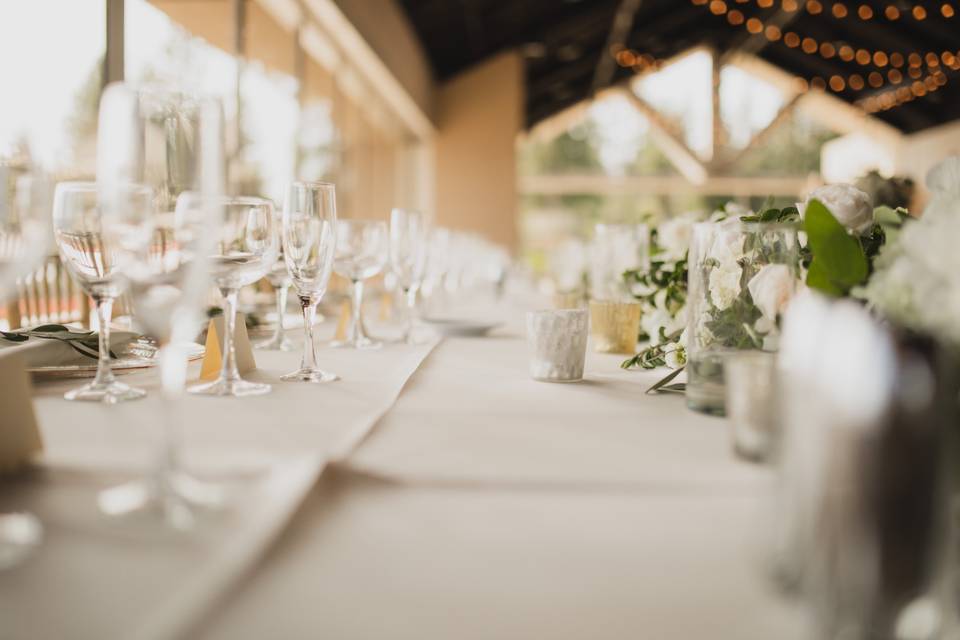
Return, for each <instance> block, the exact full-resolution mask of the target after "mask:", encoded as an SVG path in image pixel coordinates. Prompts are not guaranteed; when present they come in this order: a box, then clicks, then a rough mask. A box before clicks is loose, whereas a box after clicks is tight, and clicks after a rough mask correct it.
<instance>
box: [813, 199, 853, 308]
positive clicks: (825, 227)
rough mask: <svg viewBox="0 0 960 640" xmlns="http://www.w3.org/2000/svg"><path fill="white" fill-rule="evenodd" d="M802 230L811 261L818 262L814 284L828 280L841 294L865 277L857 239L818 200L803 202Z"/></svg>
mask: <svg viewBox="0 0 960 640" xmlns="http://www.w3.org/2000/svg"><path fill="white" fill-rule="evenodd" d="M803 229H804V231H806V233H807V238H808V242H809V244H810V248H811V250H812V251H813V256H814V262H819V263H820V264H819V266H818V267H817V272H816V275H815V276H814V279H813V282H814V283H817V284H823V283H824V282H825V281H827V282H830V283H831V284H832V285H834V286H835V287H836V288H838V289H840V290H841V291H842V292H843V294H845V293H846V292H847V291H849V290H850V289H851V288H852V287H854V286H856V285H858V284H860V283H861V282H863V280H864V279H866V277H867V275H868V272H869V269H868V265H867V256H866V255H865V254H864V252H863V247H862V246H860V242H859V240H857V239H856V238H854V237H853V236H851V235H850V234H849V233H847V230H846V228H845V227H844V226H843V225H842V224H840V223H839V222H838V221H837V219H836V218H835V217H833V214H832V213H830V211H829V210H828V209H827V208H826V207H825V206H824V205H823V204H822V203H821V202H820V201H819V200H811V201H810V203H809V204H808V205H807V212H806V217H805V219H804V221H803ZM812 266H813V265H812V264H811V267H812ZM808 284H809V277H808ZM811 286H814V285H811Z"/></svg>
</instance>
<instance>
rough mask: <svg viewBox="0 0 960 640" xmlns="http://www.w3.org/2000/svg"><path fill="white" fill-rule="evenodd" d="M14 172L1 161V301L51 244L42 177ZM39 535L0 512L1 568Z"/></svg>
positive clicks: (25, 520)
mask: <svg viewBox="0 0 960 640" xmlns="http://www.w3.org/2000/svg"><path fill="white" fill-rule="evenodd" d="M13 173H14V172H13V170H12V168H10V167H8V166H6V165H4V164H2V163H0V302H5V301H6V300H7V299H8V298H9V297H11V295H12V294H13V292H14V291H16V286H17V281H18V279H19V278H22V277H24V276H26V275H27V274H29V273H31V272H32V271H33V270H34V269H36V267H37V266H38V265H39V264H41V263H42V261H43V258H44V257H45V256H46V254H47V250H48V249H49V246H50V243H49V235H50V228H49V219H50V211H49V207H44V205H45V204H46V203H47V199H46V194H45V193H44V188H43V187H45V186H46V183H45V180H43V179H42V178H39V177H38V176H35V175H21V176H14V175H13ZM44 209H45V210H44ZM13 328H15V327H11V329H13ZM42 536H43V525H41V524H40V521H39V519H37V517H36V516H34V515H32V514H30V513H8V514H5V513H0V558H2V559H0V571H2V570H3V569H6V568H8V567H13V566H14V565H16V564H17V563H19V562H20V561H21V560H23V559H24V558H26V557H27V556H29V555H30V553H31V552H32V551H33V550H34V549H35V548H36V546H37V544H38V543H39V541H40V539H41V538H42Z"/></svg>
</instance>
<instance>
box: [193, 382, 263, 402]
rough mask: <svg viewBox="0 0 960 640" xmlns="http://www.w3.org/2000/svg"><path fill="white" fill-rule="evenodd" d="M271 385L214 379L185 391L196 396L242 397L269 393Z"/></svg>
mask: <svg viewBox="0 0 960 640" xmlns="http://www.w3.org/2000/svg"><path fill="white" fill-rule="evenodd" d="M271 390H272V387H271V386H270V385H268V384H263V383H261V382H249V381H247V380H241V379H237V380H222V379H218V380H214V381H213V382H206V383H204V384H198V385H195V386H192V387H190V388H188V389H187V393H192V394H194V395H198V396H228V397H233V398H243V397H245V396H262V395H263V394H265V393H270V391H271Z"/></svg>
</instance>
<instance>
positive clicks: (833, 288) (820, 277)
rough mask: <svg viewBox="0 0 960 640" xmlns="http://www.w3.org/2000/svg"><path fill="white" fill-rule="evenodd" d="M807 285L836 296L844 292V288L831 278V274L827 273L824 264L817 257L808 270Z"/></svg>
mask: <svg viewBox="0 0 960 640" xmlns="http://www.w3.org/2000/svg"><path fill="white" fill-rule="evenodd" d="M807 286H808V287H810V288H811V289H816V290H817V291H820V292H821V293H825V294H826V295H828V296H832V297H835V298H839V297H841V296H843V294H844V291H843V289H841V288H840V287H838V286H837V285H835V284H834V283H833V281H831V280H830V276H829V275H828V274H827V271H826V269H825V268H824V267H823V264H822V263H821V262H820V261H819V260H817V259H816V258H814V259H813V262H811V263H810V268H809V269H808V270H807Z"/></svg>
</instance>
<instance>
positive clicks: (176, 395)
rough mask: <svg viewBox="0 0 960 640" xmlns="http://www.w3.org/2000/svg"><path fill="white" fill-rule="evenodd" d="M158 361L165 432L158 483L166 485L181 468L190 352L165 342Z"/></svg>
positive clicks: (157, 475)
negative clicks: (183, 400)
mask: <svg viewBox="0 0 960 640" xmlns="http://www.w3.org/2000/svg"><path fill="white" fill-rule="evenodd" d="M159 360H160V363H159V364H160V381H161V393H162V394H163V403H162V404H163V408H162V411H163V432H162V433H161V434H160V450H159V452H158V454H159V455H158V456H157V466H156V469H155V473H156V480H157V483H158V484H159V486H160V487H165V486H167V484H168V483H169V480H170V477H171V476H172V475H173V474H174V473H176V471H177V469H179V467H180V461H179V452H180V439H179V433H178V429H179V423H180V420H179V417H180V415H179V410H180V398H181V396H182V393H183V387H184V385H185V384H186V381H187V355H186V353H185V352H184V351H183V350H182V349H179V348H177V346H174V345H170V344H165V345H161V347H160V352H159Z"/></svg>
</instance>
